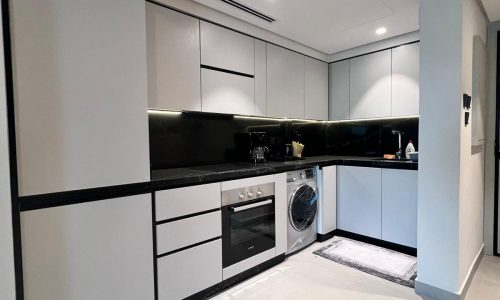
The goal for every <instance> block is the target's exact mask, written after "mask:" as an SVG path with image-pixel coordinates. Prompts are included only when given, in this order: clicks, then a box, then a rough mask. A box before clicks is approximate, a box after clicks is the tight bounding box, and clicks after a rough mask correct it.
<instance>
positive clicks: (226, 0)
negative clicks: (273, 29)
mask: <svg viewBox="0 0 500 300" xmlns="http://www.w3.org/2000/svg"><path fill="white" fill-rule="evenodd" d="M221 1H222V2H224V3H226V4H229V5H231V6H233V7H235V8H237V9H240V10H242V11H244V12H247V13H249V14H251V15H254V16H256V17H257V18H260V19H262V20H264V21H267V22H269V23H272V22H274V21H276V20H275V19H274V18H272V17H270V16H267V15H265V14H263V13H261V12H258V11H256V10H255V9H253V8H251V7H248V6H246V5H244V4H241V3H239V2H236V1H234V0H221Z"/></svg>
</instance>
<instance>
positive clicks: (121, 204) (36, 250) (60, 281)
mask: <svg viewBox="0 0 500 300" xmlns="http://www.w3.org/2000/svg"><path fill="white" fill-rule="evenodd" d="M151 222H152V209H151V195H150V194H144V195H137V196H130V197H123V198H115V199H107V200H101V201H95V202H86V203H81V204H73V205H66V206H59V207H52V208H45V209H39V210H31V211H25V212H21V237H22V244H23V247H22V248H23V249H22V255H23V275H24V280H23V283H24V295H25V298H26V299H52V300H65V299H75V300H78V299H82V300H83V299H124V300H126V299H130V300H134V299H154V284H153V282H154V275H153V274H154V273H153V272H154V271H153V232H152V226H151Z"/></svg>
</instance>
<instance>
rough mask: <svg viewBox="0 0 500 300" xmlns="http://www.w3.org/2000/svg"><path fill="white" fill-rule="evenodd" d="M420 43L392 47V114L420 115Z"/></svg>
mask: <svg viewBox="0 0 500 300" xmlns="http://www.w3.org/2000/svg"><path fill="white" fill-rule="evenodd" d="M419 68H420V43H415V44H410V45H403V46H400V47H397V48H394V49H392V115H393V116H405V115H418V103H419Z"/></svg>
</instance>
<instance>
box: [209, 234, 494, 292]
mask: <svg viewBox="0 0 500 300" xmlns="http://www.w3.org/2000/svg"><path fill="white" fill-rule="evenodd" d="M328 243H329V241H326V242H324V243H316V244H313V245H312V246H310V247H309V248H307V249H305V250H304V251H302V252H300V253H298V254H296V255H294V256H292V257H289V258H287V260H286V261H285V262H283V263H281V264H279V265H277V266H275V267H273V268H271V269H269V270H267V271H265V272H263V273H261V274H259V275H257V276H255V277H253V278H250V279H248V280H247V281H244V282H242V283H241V284H239V285H237V286H235V287H233V288H231V289H229V290H227V291H225V292H224V293H222V294H220V295H217V296H215V297H214V298H212V299H213V300H229V299H287V300H295V299H297V300H298V299H300V300H304V299H349V300H356V299H363V300H365V299H374V300H377V299H422V298H421V297H419V296H418V295H416V294H415V291H414V290H413V289H411V288H407V287H404V286H402V285H399V284H396V283H393V282H390V281H387V280H384V279H381V278H378V277H376V276H372V275H369V274H367V273H364V272H361V271H358V270H355V269H352V268H349V267H346V266H343V265H341V264H337V263H335V262H333V261H329V260H327V259H325V258H322V257H319V256H316V255H314V254H312V252H313V251H315V250H316V249H318V248H320V247H322V246H324V245H327V244H328ZM476 299H481V300H483V299H484V300H490V299H491V300H493V299H495V300H498V299H500V258H496V257H488V256H485V257H484V258H483V260H482V262H481V264H480V267H479V269H478V271H477V273H476V276H475V277H474V280H473V282H472V284H471V287H470V290H469V293H468V294H467V298H466V300H476Z"/></svg>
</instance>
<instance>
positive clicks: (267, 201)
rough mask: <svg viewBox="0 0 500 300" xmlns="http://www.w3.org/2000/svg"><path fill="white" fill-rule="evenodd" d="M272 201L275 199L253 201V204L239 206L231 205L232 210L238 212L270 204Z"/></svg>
mask: <svg viewBox="0 0 500 300" xmlns="http://www.w3.org/2000/svg"><path fill="white" fill-rule="evenodd" d="M271 203H273V200H272V199H268V200H266V201H262V202H257V203H252V204H248V205H243V206H238V207H231V210H232V211H234V212H238V211H242V210H247V209H250V208H254V207H259V206H263V205H268V204H271Z"/></svg>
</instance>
